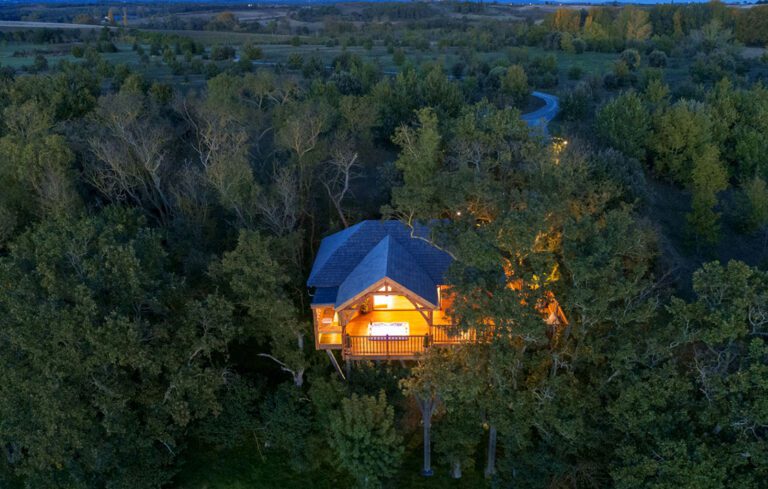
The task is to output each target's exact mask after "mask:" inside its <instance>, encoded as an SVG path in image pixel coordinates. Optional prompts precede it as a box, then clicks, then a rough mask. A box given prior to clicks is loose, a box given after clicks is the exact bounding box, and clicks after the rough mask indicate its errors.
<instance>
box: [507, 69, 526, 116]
mask: <svg viewBox="0 0 768 489" xmlns="http://www.w3.org/2000/svg"><path fill="white" fill-rule="evenodd" d="M501 90H502V92H503V93H504V94H505V95H507V96H509V97H510V98H511V99H512V103H513V104H514V105H516V106H518V107H519V106H521V105H522V104H524V103H525V101H526V99H527V98H528V96H529V95H530V94H531V87H529V86H528V76H527V75H526V74H525V69H523V67H522V66H520V65H512V66H510V67H509V68H507V71H506V73H504V76H503V77H502V79H501Z"/></svg>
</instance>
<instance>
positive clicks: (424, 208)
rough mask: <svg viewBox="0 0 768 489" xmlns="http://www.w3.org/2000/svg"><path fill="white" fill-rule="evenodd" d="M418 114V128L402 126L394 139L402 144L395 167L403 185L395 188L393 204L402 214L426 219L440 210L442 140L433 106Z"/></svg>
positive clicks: (396, 142)
mask: <svg viewBox="0 0 768 489" xmlns="http://www.w3.org/2000/svg"><path fill="white" fill-rule="evenodd" d="M417 117H418V126H417V127H408V126H401V127H399V128H398V129H397V131H396V132H395V136H394V138H393V139H392V140H393V141H394V143H395V144H397V145H398V146H400V154H399V156H398V158H397V161H395V166H396V167H397V169H398V170H400V171H401V172H402V175H403V185H402V186H400V187H397V188H394V189H392V203H393V207H394V209H395V210H396V211H397V212H398V213H401V214H403V215H405V216H417V217H421V218H425V217H430V216H433V215H434V214H435V213H436V212H438V210H437V207H438V205H439V187H438V184H437V181H436V180H437V177H438V173H439V171H440V168H441V167H442V139H441V136H440V131H439V129H438V121H437V114H435V112H434V111H433V110H432V109H422V110H420V111H419V112H418V114H417Z"/></svg>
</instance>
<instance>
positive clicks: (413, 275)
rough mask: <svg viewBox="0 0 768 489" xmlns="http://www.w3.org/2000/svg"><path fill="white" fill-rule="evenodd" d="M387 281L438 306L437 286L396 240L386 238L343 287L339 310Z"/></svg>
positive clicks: (337, 297) (340, 291) (340, 289)
mask: <svg viewBox="0 0 768 489" xmlns="http://www.w3.org/2000/svg"><path fill="white" fill-rule="evenodd" d="M385 278H389V279H392V280H393V281H395V282H397V283H398V284H399V285H401V286H403V287H405V288H406V289H408V290H409V291H411V292H412V293H414V294H416V295H417V296H419V297H421V298H422V299H424V300H425V301H427V302H429V303H431V304H432V305H436V304H437V285H438V284H437V283H435V281H434V280H432V278H431V277H430V276H429V275H428V274H427V273H426V272H425V271H424V270H423V269H422V268H421V266H419V264H418V262H417V261H416V259H415V258H414V257H413V256H412V255H411V254H410V253H409V252H408V250H406V249H405V248H404V247H403V246H402V245H401V244H400V243H399V242H398V241H397V240H396V239H394V238H392V237H391V236H385V237H384V238H382V240H381V241H379V243H378V244H377V245H376V246H374V247H373V249H372V250H371V251H370V252H369V253H368V254H367V255H366V256H365V257H364V258H363V259H362V260H361V261H360V263H359V264H358V265H357V266H356V267H355V268H354V269H353V270H352V272H350V274H349V275H348V276H347V278H346V279H345V280H344V282H342V283H341V285H340V286H339V289H338V294H337V296H336V307H337V308H338V307H339V306H343V305H345V304H346V303H347V302H349V301H350V300H351V299H353V298H354V297H356V296H357V295H359V294H360V293H361V292H364V291H366V290H367V289H369V288H370V287H372V286H373V285H375V284H377V283H379V282H380V281H382V280H383V279H385Z"/></svg>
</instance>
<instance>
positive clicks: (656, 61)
mask: <svg viewBox="0 0 768 489" xmlns="http://www.w3.org/2000/svg"><path fill="white" fill-rule="evenodd" d="M648 64H649V65H650V66H652V67H654V68H664V67H665V66H667V54H666V53H665V52H664V51H659V50H658V49H654V50H653V51H651V54H649V55H648Z"/></svg>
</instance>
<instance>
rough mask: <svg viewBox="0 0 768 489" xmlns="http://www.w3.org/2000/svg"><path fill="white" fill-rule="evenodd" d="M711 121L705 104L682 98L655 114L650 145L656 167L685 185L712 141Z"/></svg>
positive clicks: (660, 171)
mask: <svg viewBox="0 0 768 489" xmlns="http://www.w3.org/2000/svg"><path fill="white" fill-rule="evenodd" d="M711 135H712V122H711V119H710V116H709V113H708V111H707V108H706V106H704V105H703V104H700V103H696V102H692V101H687V100H681V101H679V102H677V103H675V104H674V105H672V106H671V107H670V108H669V109H667V110H666V111H664V112H663V113H662V114H660V115H659V116H657V117H655V118H654V128H653V137H652V138H651V140H650V143H649V146H650V148H651V150H652V151H653V154H654V168H655V169H656V171H657V172H659V173H661V174H663V175H666V176H668V177H669V178H670V179H671V180H673V181H675V182H678V183H680V184H682V185H688V184H689V183H690V182H691V178H692V172H693V169H694V166H695V165H696V162H697V160H698V159H699V158H700V157H701V153H702V151H703V149H704V148H706V147H707V145H708V144H709V143H710V142H711Z"/></svg>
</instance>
